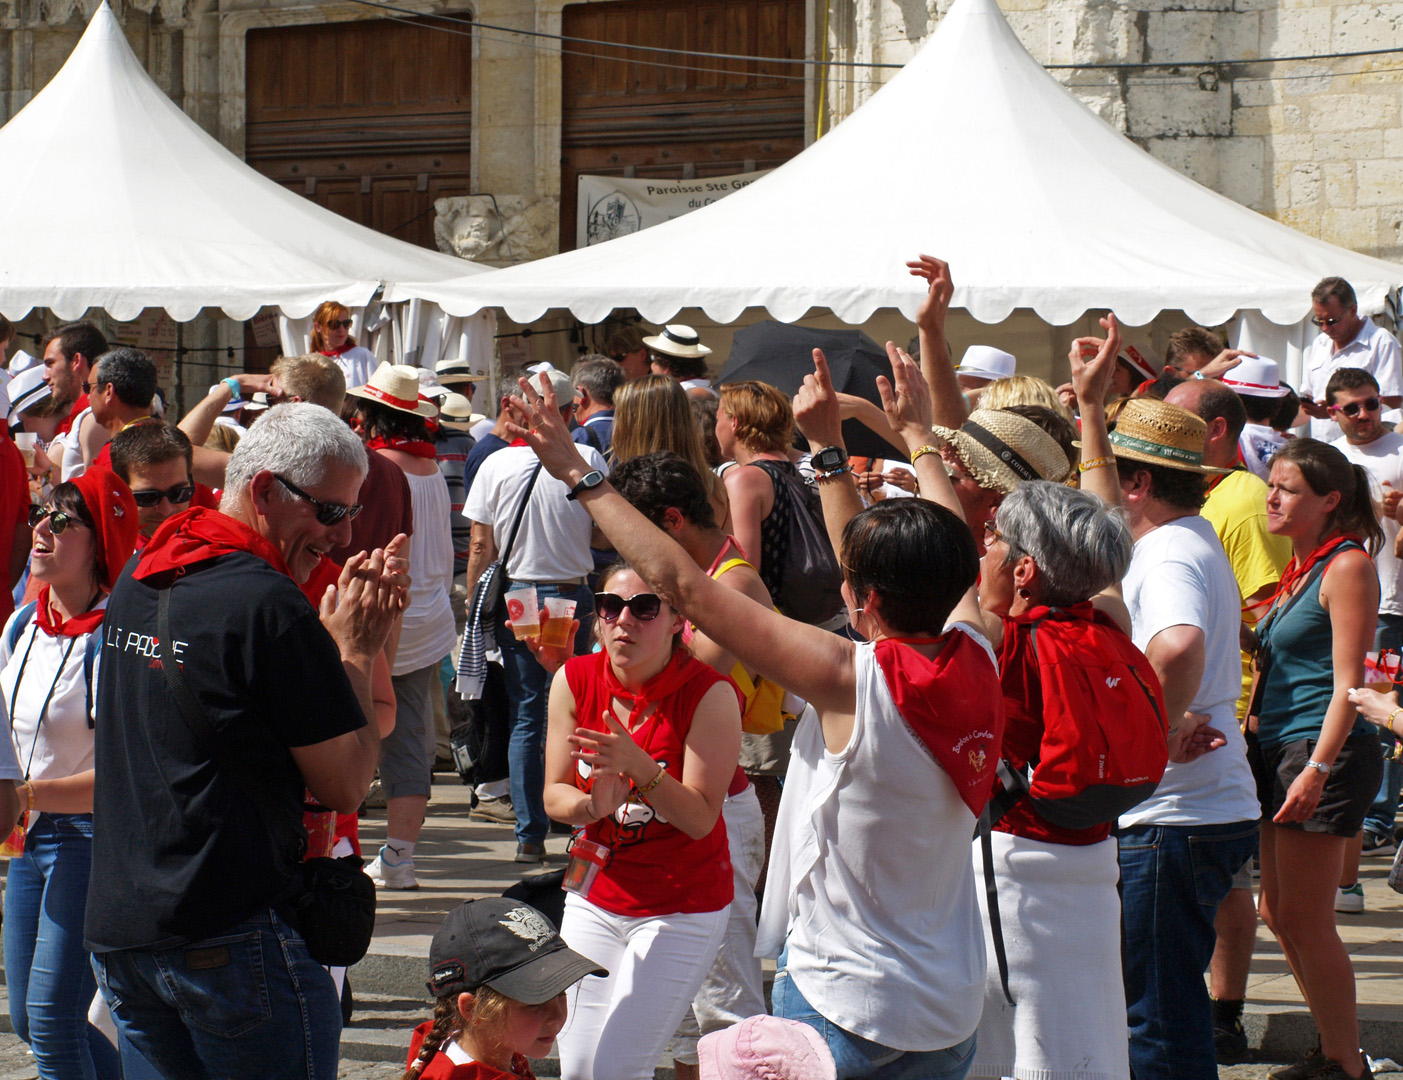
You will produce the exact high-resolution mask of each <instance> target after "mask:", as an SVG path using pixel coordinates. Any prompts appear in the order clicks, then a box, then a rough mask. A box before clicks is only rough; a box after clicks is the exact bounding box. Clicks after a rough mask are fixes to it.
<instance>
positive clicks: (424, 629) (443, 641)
mask: <svg viewBox="0 0 1403 1080" xmlns="http://www.w3.org/2000/svg"><path fill="white" fill-rule="evenodd" d="M371 453H374V451H373V450H372V451H371ZM404 478H405V479H406V480H407V481H409V495H410V500H411V502H412V504H413V507H414V534H413V535H412V536H411V537H410V538H409V577H410V585H409V607H408V608H407V609H406V610H405V613H404V623H403V626H402V628H401V630H400V635H399V651H397V652H396V653H395V670H394V674H396V675H408V674H409V673H410V672H411V671H418V670H419V669H420V668H422V667H428V666H429V665H430V664H433V663H437V662H438V661H440V660H442V659H443V658H444V657H445V656H447V655H448V654H449V653H451V652H452V651H453V643H454V640H455V638H456V631H455V628H454V623H453V605H452V603H451V602H450V601H449V599H448V592H449V589H451V588H452V586H453V528H452V525H451V524H450V522H449V513H450V509H451V507H450V503H449V498H448V481H446V480H445V479H444V478H443V473H441V472H438V471H437V470H435V471H434V472H432V473H430V474H429V475H427V476H416V475H415V474H414V473H408V472H407V473H405V474H404Z"/></svg>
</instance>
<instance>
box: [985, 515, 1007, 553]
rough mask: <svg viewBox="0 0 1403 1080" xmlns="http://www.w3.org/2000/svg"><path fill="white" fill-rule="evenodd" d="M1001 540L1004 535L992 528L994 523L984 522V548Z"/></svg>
mask: <svg viewBox="0 0 1403 1080" xmlns="http://www.w3.org/2000/svg"><path fill="white" fill-rule="evenodd" d="M1003 538H1004V534H1003V533H1001V532H999V530H998V529H996V528H994V523H993V522H992V521H988V522H985V524H984V546H985V547H988V546H989V545H990V544H992V543H994V542H995V541H998V540H1002V539H1003Z"/></svg>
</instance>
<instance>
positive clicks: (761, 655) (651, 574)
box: [509, 379, 857, 711]
mask: <svg viewBox="0 0 1403 1080" xmlns="http://www.w3.org/2000/svg"><path fill="white" fill-rule="evenodd" d="M521 385H522V387H523V388H524V389H525V390H526V391H527V393H528V395H529V397H530V400H528V401H519V400H517V399H512V401H511V403H510V405H509V408H510V409H511V410H512V414H513V417H514V420H513V422H512V424H511V432H512V435H513V436H517V437H520V438H523V439H525V440H526V441H527V442H528V443H529V444H530V445H531V447H532V448H533V449H534V450H535V451H536V454H537V456H538V457H540V459H541V463H542V465H543V466H544V467H545V469H546V471H547V472H549V473H550V474H551V475H552V476H554V477H555V478H556V479H558V480H561V481H563V482H564V483H565V484H566V485H567V486H568V487H572V488H573V487H574V486H575V485H576V484H578V483H579V482H580V480H581V479H583V478H584V476H585V474H586V473H588V472H590V471H591V469H590V466H589V465H588V464H587V463H586V462H585V460H584V458H582V457H581V456H580V454H579V450H578V448H577V447H576V445H575V443H573V442H572V441H571V439H570V432H569V431H568V430H567V429H566V427H565V425H564V423H563V422H562V421H561V419H560V412H559V410H558V409H557V407H556V402H555V393H554V392H553V391H552V390H551V388H550V385H549V380H544V385H543V387H538V386H536V385H533V384H529V383H527V382H526V380H524V379H523V380H522V381H521ZM579 501H580V505H581V506H583V507H584V508H585V509H586V510H588V511H589V513H590V516H591V517H593V518H594V520H595V522H597V523H598V525H599V527H600V528H601V529H602V530H603V531H604V534H605V535H606V536H608V538H609V541H610V543H611V544H613V546H614V548H615V549H616V550H617V551H618V552H619V554H620V555H622V556H623V557H624V558H625V559H627V560H628V561H629V563H630V564H631V565H632V566H633V568H634V570H636V571H637V572H638V574H639V576H640V577H642V578H643V580H644V581H646V582H648V583H649V584H650V585H652V586H653V588H654V589H656V590H657V592H658V593H659V594H660V595H661V596H664V597H665V598H666V599H667V600H668V602H669V603H671V604H672V605H673V606H674V607H676V608H677V609H678V610H679V611H681V612H682V613H683V614H685V615H686V616H687V617H688V618H690V619H691V620H692V622H693V623H694V624H695V625H696V626H697V627H699V628H700V629H701V631H702V632H703V633H704V634H706V635H707V636H708V637H710V638H711V639H712V640H713V641H715V642H716V643H717V644H719V645H720V646H721V647H722V648H724V649H726V650H727V651H728V652H730V653H731V654H732V655H733V656H735V657H736V658H737V659H738V660H740V662H741V663H743V664H745V665H746V667H748V668H752V669H754V670H756V671H758V672H759V673H760V674H761V675H763V676H765V677H766V678H768V679H772V680H773V681H775V682H777V683H779V684H780V685H781V686H784V687H786V688H788V689H790V690H792V691H794V693H796V694H798V695H799V696H800V697H802V698H804V699H806V700H808V701H810V702H813V703H814V705H815V707H816V708H818V709H820V710H822V709H825V708H828V709H834V710H843V709H846V710H848V711H851V710H852V708H853V705H854V701H855V700H856V685H857V684H856V680H855V676H854V668H853V644H852V642H850V641H847V640H845V639H844V638H840V637H838V635H836V634H830V633H828V632H827V631H826V630H820V629H819V628H818V627H815V626H808V625H806V624H804V623H800V622H795V621H794V620H793V619H787V618H785V617H784V616H782V615H780V614H778V613H777V612H775V611H772V610H770V609H768V608H766V607H764V606H763V605H761V604H757V603H756V602H755V601H754V600H751V599H750V598H749V597H748V596H745V595H743V594H742V593H739V592H737V591H735V590H734V589H728V588H726V587H725V586H724V585H722V584H720V583H719V582H717V581H714V580H712V578H711V577H710V576H708V575H707V574H705V573H704V572H703V571H702V570H701V569H700V568H699V567H698V566H697V565H696V563H694V562H693V561H692V559H691V556H689V555H688V554H687V553H686V551H684V550H683V549H682V547H681V546H680V545H679V544H677V543H676V541H674V540H673V539H672V538H671V537H669V536H668V535H667V534H666V533H665V532H663V531H662V530H661V529H659V528H657V527H656V526H655V525H653V524H652V522H650V521H649V520H648V519H647V518H645V517H644V516H643V515H642V514H640V513H639V512H638V511H637V510H635V509H634V508H633V507H632V506H631V505H629V503H628V501H627V500H626V499H625V498H624V497H623V496H622V495H620V494H619V493H618V492H617V491H616V490H614V488H613V486H612V485H611V484H609V483H608V481H605V482H603V483H601V484H600V485H599V486H597V487H594V488H591V489H589V490H588V491H585V492H583V493H581V495H580V496H579Z"/></svg>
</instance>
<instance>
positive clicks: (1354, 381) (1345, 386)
mask: <svg viewBox="0 0 1403 1080" xmlns="http://www.w3.org/2000/svg"><path fill="white" fill-rule="evenodd" d="M1366 386H1367V387H1368V388H1369V389H1370V390H1372V391H1374V393H1376V394H1377V393H1378V392H1379V380H1378V379H1376V378H1374V376H1372V375H1370V374H1369V373H1368V372H1367V371H1365V370H1364V369H1363V368H1357V367H1342V368H1338V369H1336V371H1335V372H1334V373H1333V374H1332V375H1331V376H1330V381H1329V382H1327V383H1326V384H1325V404H1327V405H1333V404H1335V395H1336V394H1337V393H1339V392H1340V391H1341V390H1362V389H1363V388H1364V387H1366Z"/></svg>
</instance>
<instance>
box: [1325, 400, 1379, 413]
mask: <svg viewBox="0 0 1403 1080" xmlns="http://www.w3.org/2000/svg"><path fill="white" fill-rule="evenodd" d="M1379 404H1380V402H1379V399H1378V398H1376V397H1371V398H1365V399H1364V400H1363V401H1351V402H1350V403H1349V404H1348V405H1331V406H1329V409H1330V411H1331V412H1342V413H1344V414H1345V415H1346V416H1358V415H1359V410H1360V409H1363V410H1364V411H1365V412H1378V411H1379Z"/></svg>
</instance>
